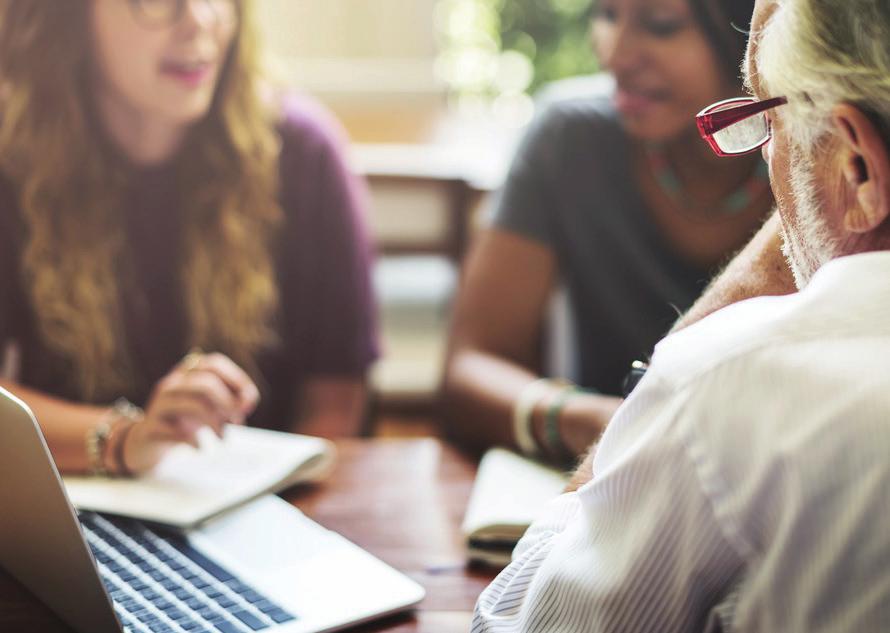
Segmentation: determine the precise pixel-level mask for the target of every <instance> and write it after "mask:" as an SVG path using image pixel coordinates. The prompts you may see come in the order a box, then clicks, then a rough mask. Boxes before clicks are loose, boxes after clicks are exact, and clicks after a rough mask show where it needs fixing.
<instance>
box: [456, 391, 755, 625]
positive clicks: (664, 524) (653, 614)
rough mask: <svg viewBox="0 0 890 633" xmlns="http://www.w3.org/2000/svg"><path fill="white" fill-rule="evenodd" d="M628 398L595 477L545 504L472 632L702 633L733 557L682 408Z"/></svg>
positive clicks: (730, 578) (731, 575)
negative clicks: (688, 439)
mask: <svg viewBox="0 0 890 633" xmlns="http://www.w3.org/2000/svg"><path fill="white" fill-rule="evenodd" d="M646 404H647V403H646V402H645V399H644V402H641V401H640V399H639V398H635V399H634V403H631V402H630V401H629V403H628V404H626V405H625V407H624V408H623V409H622V411H621V412H620V413H619V416H620V417H618V418H616V419H615V420H614V421H613V423H612V424H611V425H610V426H609V428H608V430H607V431H606V434H605V436H604V438H603V440H602V442H601V445H600V447H599V450H598V453H597V457H596V459H595V460H594V464H593V469H594V473H595V476H594V478H593V479H592V480H591V481H590V482H589V483H588V484H587V485H586V486H584V487H582V488H581V489H580V490H579V491H578V492H577V493H574V494H569V495H566V496H565V497H563V498H562V499H561V500H559V501H558V502H557V503H556V504H554V506H553V507H552V508H551V515H550V516H549V517H548V518H545V519H544V520H543V521H542V522H541V523H539V524H536V525H535V526H533V527H532V528H531V529H530V531H529V533H528V534H527V536H526V537H525V538H524V539H523V540H522V541H521V542H520V544H519V545H518V546H517V549H516V551H515V553H514V560H513V562H512V563H511V564H510V565H509V566H508V567H507V568H506V569H505V570H504V571H503V572H502V573H501V574H500V575H499V576H498V578H497V579H495V581H494V582H493V583H492V584H491V585H490V586H489V587H488V588H487V589H486V590H485V591H484V592H483V594H482V596H481V597H480V599H479V601H478V603H477V606H476V612H475V617H474V622H473V628H472V630H473V633H485V632H488V631H498V632H504V631H529V632H531V631H534V632H535V633H547V632H554V633H555V632H557V631H560V632H563V631H585V632H588V631H623V632H634V631H639V632H641V633H642V632H651V631H702V630H704V629H705V628H706V627H705V623H706V622H707V621H708V619H709V618H711V617H716V616H715V614H714V613H713V605H714V604H719V603H720V602H721V600H722V599H723V598H724V597H725V596H724V595H723V593H724V592H725V593H727V594H728V593H729V592H730V589H729V588H731V587H733V585H734V579H735V578H736V576H737V575H738V573H739V571H740V569H741V568H742V561H741V558H740V557H739V556H738V555H737V553H736V552H735V550H734V549H733V548H732V547H731V546H730V544H729V543H728V542H727V540H726V538H725V535H724V533H723V530H722V527H721V524H720V523H719V522H718V521H717V520H716V519H715V517H714V516H713V514H712V511H711V508H710V505H709V503H708V500H707V497H706V495H705V494H704V492H703V491H702V489H701V486H700V483H699V480H698V478H697V476H696V469H695V466H694V464H693V463H692V462H691V460H690V458H689V456H688V453H687V450H686V447H685V445H684V441H683V439H682V438H681V437H680V436H679V435H678V434H675V433H672V432H671V426H672V425H673V423H674V420H676V418H677V417H678V416H679V415H681V414H682V406H681V404H680V403H678V402H673V401H672V402H671V405H672V406H670V407H667V410H665V408H664V407H662V406H657V404H658V403H656V402H653V403H652V406H651V407H650V406H645V405H646Z"/></svg>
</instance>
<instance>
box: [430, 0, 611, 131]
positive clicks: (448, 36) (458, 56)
mask: <svg viewBox="0 0 890 633" xmlns="http://www.w3.org/2000/svg"><path fill="white" fill-rule="evenodd" d="M594 1H595V0H438V2H437V3H436V12H435V22H436V30H437V33H438V36H439V40H440V41H439V45H440V54H439V57H438V59H437V62H436V72H437V75H438V76H439V78H440V79H441V80H442V81H443V82H444V83H445V85H447V86H448V90H449V93H450V95H451V102H452V104H453V105H454V106H455V107H456V108H457V110H458V111H461V112H464V113H470V112H475V113H479V112H488V113H489V114H491V115H493V116H494V117H496V118H497V119H499V120H503V121H507V122H508V123H509V124H510V125H515V126H521V125H524V124H525V123H527V122H528V121H529V120H530V118H531V117H532V115H533V113H534V103H533V101H532V99H531V97H530V96H529V95H533V94H534V93H535V92H536V91H537V90H538V88H540V87H541V85H542V84H545V83H548V82H551V81H554V80H556V79H562V78H564V77H571V76H574V75H582V74H588V73H592V72H595V71H596V69H597V64H596V61H595V60H594V57H593V52H592V51H591V46H590V37H589V33H590V12H591V6H592V4H593V2H594Z"/></svg>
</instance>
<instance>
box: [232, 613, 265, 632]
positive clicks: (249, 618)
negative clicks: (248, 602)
mask: <svg viewBox="0 0 890 633" xmlns="http://www.w3.org/2000/svg"><path fill="white" fill-rule="evenodd" d="M231 615H233V616H235V617H236V618H238V619H239V620H241V621H242V622H244V624H246V625H247V626H249V627H250V630H251V631H259V630H261V629H265V628H268V625H267V624H266V623H265V622H263V621H262V620H260V619H259V618H258V617H256V616H255V615H254V614H252V613H250V612H249V611H234V612H232V613H231Z"/></svg>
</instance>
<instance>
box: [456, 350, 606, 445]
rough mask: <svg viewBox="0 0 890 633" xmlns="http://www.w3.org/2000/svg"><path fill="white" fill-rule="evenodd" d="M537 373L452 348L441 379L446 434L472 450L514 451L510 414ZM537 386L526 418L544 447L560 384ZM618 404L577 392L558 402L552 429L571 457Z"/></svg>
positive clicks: (490, 356)
mask: <svg viewBox="0 0 890 633" xmlns="http://www.w3.org/2000/svg"><path fill="white" fill-rule="evenodd" d="M539 377H540V376H538V375H537V374H535V373H534V372H532V371H531V370H530V369H528V368H526V367H524V366H522V365H521V364H519V363H515V362H511V361H509V360H507V359H504V358H500V357H498V356H496V355H494V354H491V353H485V352H481V351H478V350H472V349H461V350H458V351H457V352H456V353H455V354H454V355H453V356H452V358H451V360H450V362H449V363H448V369H447V371H446V377H445V382H444V390H443V404H444V405H445V406H444V409H445V412H446V424H447V427H446V433H447V434H448V435H449V436H450V437H452V438H453V439H454V440H456V441H457V442H459V443H461V444H463V445H464V446H467V447H469V448H472V449H474V450H484V449H486V448H488V447H491V446H507V447H510V448H513V449H519V448H520V447H519V446H518V444H517V441H516V435H515V429H514V412H515V410H516V407H517V403H518V402H519V400H520V398H521V397H522V394H523V392H524V391H525V390H526V389H528V388H529V385H531V383H532V382H534V381H535V380H537V379H538V378H539ZM539 388H540V391H539V397H538V399H537V401H536V402H535V403H534V406H533V407H532V409H531V411H530V419H529V421H530V428H531V433H532V436H533V437H534V438H535V440H536V442H537V444H538V445H539V446H546V445H547V438H546V435H547V431H546V430H545V426H546V425H547V417H548V413H551V411H550V409H551V407H554V408H555V405H556V403H557V400H558V399H559V397H560V394H561V393H562V392H563V391H564V390H565V389H566V386H565V385H561V384H557V383H553V384H544V385H540V387H539ZM619 403H620V399H619V398H613V397H610V396H600V395H595V394H587V393H580V392H579V393H574V394H571V396H570V397H568V398H565V399H564V400H563V404H562V406H561V407H559V409H558V410H557V411H556V414H555V415H556V416H557V417H556V424H557V427H556V428H557V432H558V435H559V437H560V440H561V441H562V443H563V444H565V447H566V448H567V449H568V451H569V453H570V454H571V455H581V454H583V453H584V452H585V451H586V450H587V448H588V447H589V446H590V444H591V443H592V442H593V441H594V440H595V439H596V438H597V437H598V436H599V434H600V432H601V431H602V429H603V428H604V427H605V424H606V423H607V422H608V420H609V419H610V418H611V417H612V413H614V411H615V409H616V408H617V407H618V404H619ZM545 456H546V455H545Z"/></svg>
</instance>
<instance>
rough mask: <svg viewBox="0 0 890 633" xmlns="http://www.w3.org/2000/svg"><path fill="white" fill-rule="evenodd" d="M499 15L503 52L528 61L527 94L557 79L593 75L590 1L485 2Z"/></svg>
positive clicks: (519, 0) (491, 0) (523, 0)
mask: <svg viewBox="0 0 890 633" xmlns="http://www.w3.org/2000/svg"><path fill="white" fill-rule="evenodd" d="M487 1H488V2H491V3H492V4H494V5H495V7H496V8H497V11H498V14H499V15H500V29H499V30H500V40H501V47H502V49H503V50H515V51H518V52H520V53H522V54H523V55H525V56H526V57H528V58H529V59H530V60H531V62H532V66H533V67H534V76H533V78H532V82H531V84H530V85H529V87H528V92H530V93H534V91H535V90H537V89H538V88H539V87H540V86H541V85H542V84H545V83H547V82H550V81H554V80H556V79H562V78H564V77H571V76H573V75H581V74H587V73H592V72H595V71H596V69H597V64H596V60H595V59H594V56H593V53H592V51H591V46H590V13H591V8H592V5H593V0H487Z"/></svg>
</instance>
